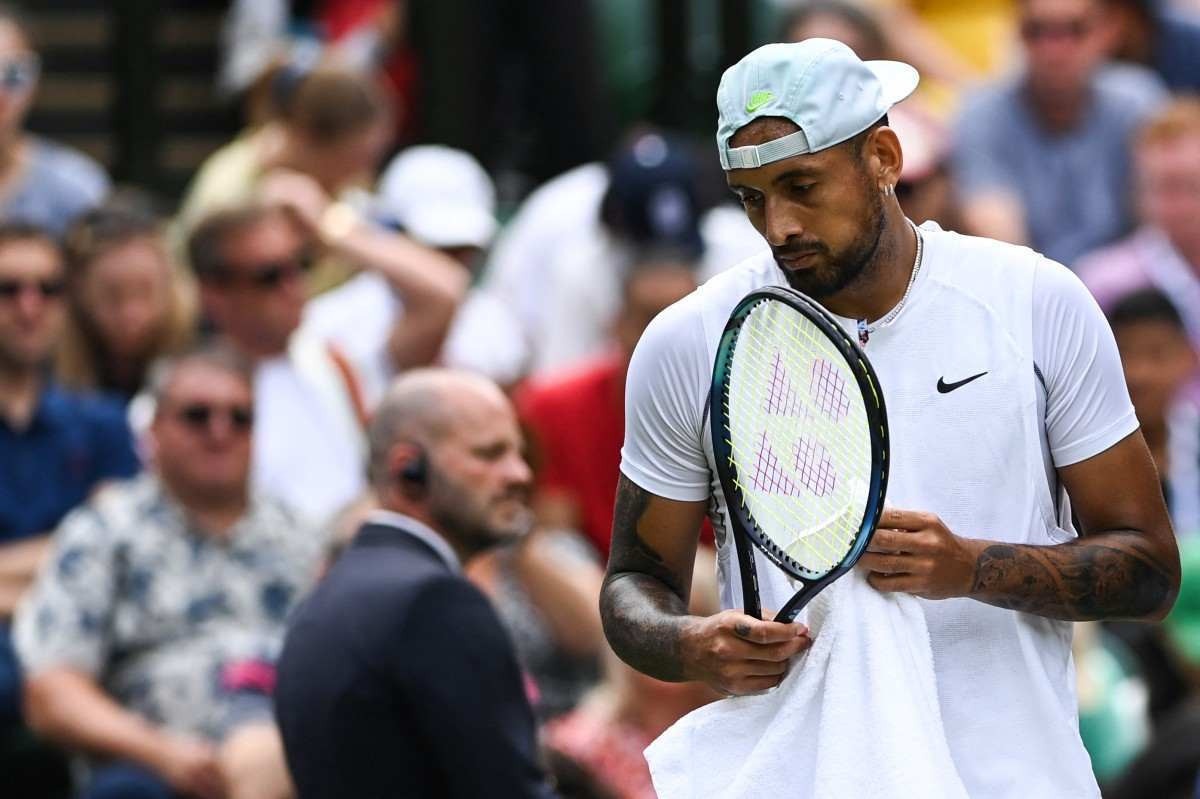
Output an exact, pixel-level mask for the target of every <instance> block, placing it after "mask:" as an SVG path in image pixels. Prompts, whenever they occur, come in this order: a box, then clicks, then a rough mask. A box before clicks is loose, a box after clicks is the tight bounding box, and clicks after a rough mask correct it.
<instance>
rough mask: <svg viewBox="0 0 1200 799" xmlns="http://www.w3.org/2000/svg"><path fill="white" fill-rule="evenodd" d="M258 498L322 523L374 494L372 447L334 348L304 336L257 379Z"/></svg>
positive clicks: (266, 365) (262, 368)
mask: <svg viewBox="0 0 1200 799" xmlns="http://www.w3.org/2000/svg"><path fill="white" fill-rule="evenodd" d="M254 406H255V409H256V412H255V415H254V441H253V446H254V458H253V465H252V479H253V482H254V486H255V488H256V489H257V490H260V491H262V492H263V493H264V494H266V495H268V496H272V497H276V498H278V499H280V500H283V501H284V502H285V503H287V504H288V505H289V506H290V507H292V508H295V509H296V510H298V511H300V512H301V513H303V514H305V515H306V516H307V517H309V518H310V519H311V520H313V521H315V522H317V523H323V522H326V521H328V520H329V519H330V518H331V517H332V516H333V515H334V514H335V513H337V512H338V511H340V510H341V509H342V508H344V507H345V506H346V505H348V504H349V503H350V502H351V501H353V500H354V499H356V498H357V497H358V496H359V495H360V494H361V493H362V492H363V490H364V489H365V488H366V474H365V469H366V466H365V463H366V440H365V437H364V435H363V432H362V429H361V428H360V426H359V422H358V418H357V416H356V415H355V412H354V404H353V402H352V401H351V399H350V394H349V391H348V389H347V387H346V383H345V380H344V378H343V376H342V374H341V373H340V372H339V371H338V369H337V367H336V366H335V365H334V362H333V359H332V357H331V356H330V355H329V351H328V349H327V348H326V344H325V343H324V342H323V341H320V340H319V339H315V338H313V337H311V336H309V335H307V334H306V333H305V332H304V331H303V330H300V331H297V333H295V334H294V335H293V336H292V339H291V341H290V342H289V345H288V352H287V354H286V355H281V356H279V357H276V358H271V359H270V360H267V361H264V362H262V363H261V364H259V366H258V369H257V370H256V372H255V376H254Z"/></svg>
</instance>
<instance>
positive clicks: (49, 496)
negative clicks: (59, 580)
mask: <svg viewBox="0 0 1200 799" xmlns="http://www.w3.org/2000/svg"><path fill="white" fill-rule="evenodd" d="M137 471H138V459H137V456H136V455H135V454H134V451H133V435H132V434H131V432H130V430H129V424H128V422H127V421H126V419H125V411H124V409H123V408H122V407H121V405H120V403H118V402H117V401H115V400H111V399H108V398H102V397H98V396H94V395H91V396H89V395H82V394H73V393H70V392H67V391H65V390H63V389H61V388H59V387H57V386H54V385H50V386H47V387H46V388H45V389H44V390H43V391H42V396H41V397H40V398H39V400H38V405H37V408H36V409H35V410H34V413H33V418H32V420H31V421H30V424H29V426H28V427H27V428H26V429H24V430H13V429H12V428H11V427H9V426H8V424H7V422H5V421H4V420H3V419H0V544H4V543H7V542H11V541H15V540H18V539H22V538H29V537H31V536H35V535H39V534H41V533H47V532H49V531H51V530H53V529H54V527H55V526H56V525H57V524H58V523H59V521H60V520H61V519H62V518H63V516H65V515H66V514H67V512H68V511H70V510H71V509H72V508H74V507H75V506H76V505H79V504H80V503H82V502H83V501H84V500H85V499H87V497H88V494H89V493H90V492H91V490H92V488H94V487H95V486H96V484H97V483H99V482H101V481H103V480H108V479H113V478H120V477H130V476H132V475H134V474H136V473H137Z"/></svg>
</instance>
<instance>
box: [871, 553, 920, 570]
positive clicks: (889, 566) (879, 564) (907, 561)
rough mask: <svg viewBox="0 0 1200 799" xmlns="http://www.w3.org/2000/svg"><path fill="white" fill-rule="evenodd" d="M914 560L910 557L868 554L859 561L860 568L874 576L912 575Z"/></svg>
mask: <svg viewBox="0 0 1200 799" xmlns="http://www.w3.org/2000/svg"><path fill="white" fill-rule="evenodd" d="M913 560H914V558H913V557H912V556H910V555H881V554H877V553H873V552H867V553H866V554H864V555H863V556H862V557H861V558H859V560H858V564H857V565H858V567H859V568H860V569H862V570H863V571H867V572H870V573H872V574H911V573H912V571H913V567H914V563H913Z"/></svg>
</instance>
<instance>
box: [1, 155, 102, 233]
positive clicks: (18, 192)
mask: <svg viewBox="0 0 1200 799" xmlns="http://www.w3.org/2000/svg"><path fill="white" fill-rule="evenodd" d="M110 187H111V186H110V182H109V179H108V174H107V173H106V172H105V171H104V169H103V168H102V167H101V166H100V165H99V164H97V163H96V162H95V161H93V160H92V159H91V158H89V157H88V156H86V155H84V154H83V153H81V152H79V151H78V150H73V149H71V148H70V147H66V146H64V145H62V144H58V143H56V142H52V141H49V140H48V139H43V138H41V137H38V136H31V137H30V147H29V163H28V164H27V166H26V167H25V172H24V174H22V176H21V179H20V182H19V183H18V184H17V185H16V186H14V187H13V190H12V192H11V193H10V194H9V196H8V198H7V199H6V200H5V201H4V203H3V205H2V206H0V218H3V219H5V220H20V221H22V222H31V223H33V224H35V225H38V226H39V227H43V228H46V229H47V230H49V231H50V232H51V233H52V234H54V235H55V236H62V235H63V233H64V232H66V229H67V227H69V226H70V224H71V223H72V222H73V221H75V219H76V218H77V217H79V216H80V215H81V214H83V213H84V212H85V211H88V210H90V209H91V208H93V207H95V206H97V205H99V204H100V201H101V200H103V199H104V197H105V196H106V195H107V194H108V191H109V188H110Z"/></svg>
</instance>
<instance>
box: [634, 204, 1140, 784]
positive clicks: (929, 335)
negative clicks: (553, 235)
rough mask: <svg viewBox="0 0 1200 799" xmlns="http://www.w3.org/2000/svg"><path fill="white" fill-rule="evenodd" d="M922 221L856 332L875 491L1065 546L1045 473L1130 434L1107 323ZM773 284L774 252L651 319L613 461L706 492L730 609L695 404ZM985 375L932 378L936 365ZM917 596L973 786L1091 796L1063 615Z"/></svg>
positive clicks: (727, 552)
mask: <svg viewBox="0 0 1200 799" xmlns="http://www.w3.org/2000/svg"><path fill="white" fill-rule="evenodd" d="M922 235H923V237H924V242H925V246H924V262H923V265H922V268H921V271H920V273H919V274H918V277H917V280H916V282H915V283H914V285H913V289H912V292H911V294H910V296H909V298H908V301H907V302H906V304H905V307H904V308H903V309H902V310H901V311H900V313H899V314H898V315H897V316H896V317H895V319H894V321H893V322H892V323H891V324H890V325H889V326H887V327H884V328H880V329H877V330H876V331H874V332H873V333H872V334H871V338H870V341H869V342H868V344H867V346H866V352H867V355H868V357H870V358H871V362H872V365H873V366H874V367H875V370H876V373H877V374H878V376H879V379H880V384H881V386H882V388H883V392H884V398H885V401H886V405H887V411H888V422H889V432H890V437H891V454H892V465H891V471H890V476H889V487H888V497H887V501H888V504H889V505H891V506H894V507H900V508H908V509H916V510H924V511H930V512H933V513H937V514H938V515H939V516H940V517H941V518H942V519H943V521H945V522H946V524H947V525H948V526H949V527H950V529H951V530H953V531H954V532H956V533H957V534H959V535H964V536H970V537H977V538H984V539H992V540H999V541H1007V542H1011V543H1032V544H1053V543H1061V542H1063V541H1067V540H1070V539H1072V538H1073V537H1074V535H1075V533H1074V531H1073V530H1072V529H1071V526H1070V512H1069V508H1068V506H1067V502H1066V500H1065V498H1064V497H1063V496H1062V495H1061V492H1059V491H1058V487H1057V481H1056V479H1055V477H1054V473H1053V467H1056V466H1057V467H1063V466H1067V465H1070V464H1072V463H1077V462H1079V461H1082V460H1085V459H1087V458H1089V457H1092V456H1093V455H1096V454H1098V453H1100V452H1103V451H1104V450H1106V449H1108V448H1109V447H1112V446H1113V445H1114V444H1116V443H1117V442H1118V441H1120V440H1121V439H1123V438H1125V437H1126V436H1128V435H1129V434H1130V433H1132V432H1133V431H1134V430H1136V428H1137V421H1136V419H1135V417H1134V412H1133V406H1132V404H1131V403H1130V400H1129V395H1128V392H1127V390H1126V388H1125V382H1124V376H1123V374H1122V371H1121V363H1120V359H1119V357H1118V354H1117V350H1116V344H1115V342H1114V340H1113V337H1112V333H1111V331H1110V330H1109V328H1108V324H1107V322H1106V321H1105V319H1104V317H1103V315H1102V314H1101V312H1100V310H1099V308H1098V307H1097V306H1096V304H1095V302H1094V301H1093V300H1092V298H1091V296H1090V295H1089V294H1088V292H1087V290H1086V289H1085V288H1084V287H1083V285H1082V284H1081V283H1080V282H1079V281H1078V279H1077V278H1075V276H1074V275H1072V274H1071V273H1070V272H1069V271H1068V270H1067V269H1065V268H1064V267H1062V266H1061V265H1059V264H1056V263H1054V262H1051V261H1049V260H1047V259H1045V258H1043V257H1041V256H1039V255H1037V254H1036V253H1033V252H1032V251H1030V250H1028V249H1025V248H1021V247H1015V246H1012V245H1007V244H1002V243H999V242H995V241H991V240H987V239H979V238H971V237H965V236H960V235H958V234H954V233H948V232H944V231H941V230H940V229H938V228H937V227H936V226H935V225H931V224H926V225H925V226H923V227H922ZM767 285H784V280H783V275H782V273H781V272H780V270H779V268H778V267H777V266H776V264H775V263H774V261H773V260H772V258H771V256H770V254H769V253H768V254H763V255H757V256H754V257H752V258H750V259H748V260H747V261H744V262H743V263H741V264H739V265H738V266H736V267H734V268H733V269H730V270H729V271H727V272H724V273H722V274H720V275H718V276H717V277H715V278H713V279H712V280H710V281H708V282H707V283H706V284H704V285H703V286H701V287H700V289H698V290H697V291H696V292H694V293H693V294H691V295H689V296H688V297H686V298H685V299H683V300H682V301H680V302H678V303H676V304H675V305H673V306H672V307H671V308H669V309H667V310H666V311H664V312H663V313H662V314H660V315H659V316H658V317H657V318H656V319H655V320H654V321H653V322H652V323H651V325H650V327H649V328H648V329H647V330H646V333H645V334H644V335H643V337H642V339H641V341H640V343H639V344H638V347H637V350H636V351H635V353H634V356H633V360H632V363H631V365H630V368H629V375H628V380H627V388H626V426H625V445H624V447H623V449H622V461H621V471H622V472H623V473H624V474H625V476H626V477H628V478H629V479H630V480H632V481H633V482H634V483H636V484H637V485H638V486H640V487H642V488H644V489H646V490H647V491H650V492H651V493H653V494H657V495H659V496H662V497H666V498H668V499H674V500H682V501H699V500H707V499H709V498H710V497H711V498H712V503H711V505H710V510H711V512H712V515H713V517H714V526H715V528H716V530H717V540H718V559H717V560H718V571H719V578H720V582H721V594H722V603H723V605H724V606H725V607H735V606H740V604H741V602H740V596H741V588H740V583H739V576H738V569H737V565H736V554H735V553H734V551H733V547H732V546H731V542H730V540H729V539H730V536H729V534H728V531H727V529H726V526H725V514H724V497H723V496H722V495H721V489H720V485H719V482H717V480H716V476H715V469H714V467H713V455H712V443H711V437H710V434H709V431H708V415H707V414H708V411H707V407H706V406H707V400H708V393H709V387H710V383H711V379H712V366H713V361H714V358H715V354H716V348H717V345H718V342H719V339H720V336H721V332H722V330H723V328H724V325H725V323H726V321H727V320H728V317H729V313H730V312H731V311H732V309H733V307H734V306H735V305H736V304H737V302H738V301H739V300H740V299H741V298H742V297H744V296H745V295H746V294H747V293H749V292H750V291H752V290H754V289H757V288H760V287H763V286H767ZM841 322H842V324H843V325H844V327H845V328H846V329H847V330H848V331H853V330H854V329H855V325H856V323H855V321H854V320H850V319H844V320H841ZM979 372H986V373H987V374H986V375H985V376H984V377H982V378H979V379H977V380H974V381H973V382H972V383H971V384H970V385H969V386H964V387H963V388H961V389H959V390H956V391H954V392H952V393H948V394H939V393H938V391H937V388H936V387H937V382H938V380H939V379H944V380H945V381H946V382H954V381H956V380H959V379H962V378H965V377H969V376H971V375H974V374H977V373H979ZM757 567H758V574H759V580H760V587H761V589H762V595H763V597H762V598H763V605H764V607H768V608H770V607H776V608H777V607H780V606H781V605H782V604H783V602H784V601H786V600H787V599H788V598H789V597H790V596H791V594H792V593H793V591H792V589H791V587H790V585H789V584H788V583H787V581H786V580H785V579H784V578H783V575H782V573H781V572H780V571H779V570H778V569H776V568H774V567H773V566H771V565H770V563H769V562H768V561H766V560H765V558H763V557H762V556H761V555H759V556H757ZM922 607H923V609H924V610H925V615H926V621H927V624H928V627H929V631H930V643H931V647H932V650H933V654H934V667H935V672H936V675H937V680H938V686H939V698H940V700H941V710H942V716H943V722H944V725H945V729H946V733H947V738H948V742H949V744H950V746H951V752H952V754H953V755H954V758H955V764H956V766H957V767H958V769H959V772H960V775H961V776H962V778H963V780H964V782H965V784H966V786H967V788H968V790H969V791H970V793H971V795H972V796H985V797H989V798H991V797H1009V796H1012V797H1018V796H1019V797H1022V799H1024V797H1027V796H1063V797H1065V796H1072V797H1073V796H1095V795H1098V792H1097V789H1096V784H1095V778H1094V777H1093V776H1092V772H1091V767H1090V761H1089V759H1088V756H1087V753H1086V752H1085V750H1084V749H1083V745H1082V742H1081V741H1080V738H1079V732H1078V721H1077V715H1076V701H1075V696H1074V677H1073V674H1074V672H1073V666H1072V664H1071V655H1070V639H1071V625H1070V624H1069V623H1067V622H1060V621H1054V620H1050V619H1044V618H1041V617H1037V616H1032V615H1028V614H1023V613H1017V612H1014V611H1007V610H1003V609H1000V608H995V607H992V606H990V605H985V604H983V603H980V602H976V601H974V600H970V599H951V600H942V601H939V602H933V601H922Z"/></svg>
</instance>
